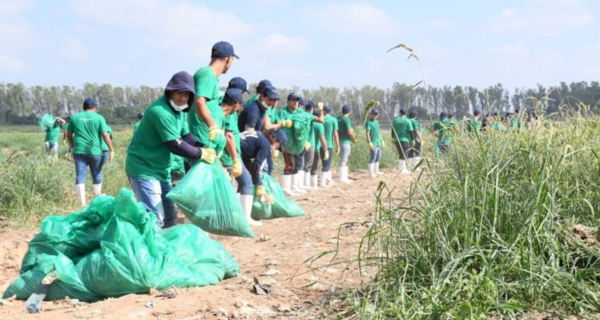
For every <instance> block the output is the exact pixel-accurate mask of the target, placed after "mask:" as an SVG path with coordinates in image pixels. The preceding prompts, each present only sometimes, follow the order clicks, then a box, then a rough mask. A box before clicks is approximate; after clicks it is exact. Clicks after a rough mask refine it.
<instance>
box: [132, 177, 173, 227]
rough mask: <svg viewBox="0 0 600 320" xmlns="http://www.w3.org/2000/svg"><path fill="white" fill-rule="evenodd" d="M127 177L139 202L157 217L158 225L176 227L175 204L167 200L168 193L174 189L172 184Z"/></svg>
mask: <svg viewBox="0 0 600 320" xmlns="http://www.w3.org/2000/svg"><path fill="white" fill-rule="evenodd" d="M127 177H128V178H129V183H131V187H132V188H133V192H135V197H136V198H137V199H138V201H139V202H141V203H143V204H144V205H145V206H146V208H147V209H148V210H149V211H152V212H153V213H154V214H155V215H156V224H157V225H158V226H159V227H163V228H168V227H170V226H172V225H174V224H175V218H177V212H176V211H175V203H174V202H173V201H171V200H170V199H169V198H167V193H169V191H171V189H172V188H173V187H172V186H171V184H169V183H164V182H160V181H158V180H154V179H139V178H135V177H132V176H127Z"/></svg>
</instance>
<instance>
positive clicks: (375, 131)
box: [366, 119, 381, 147]
mask: <svg viewBox="0 0 600 320" xmlns="http://www.w3.org/2000/svg"><path fill="white" fill-rule="evenodd" d="M366 130H367V132H369V136H370V137H371V143H372V144H373V145H374V146H376V147H381V132H380V130H379V120H371V119H369V121H367V125H366Z"/></svg>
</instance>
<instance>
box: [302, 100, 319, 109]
mask: <svg viewBox="0 0 600 320" xmlns="http://www.w3.org/2000/svg"><path fill="white" fill-rule="evenodd" d="M316 107H317V104H316V103H315V102H314V101H312V100H308V101H306V104H304V109H306V110H309V109H312V108H316Z"/></svg>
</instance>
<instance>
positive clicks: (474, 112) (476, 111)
mask: <svg viewBox="0 0 600 320" xmlns="http://www.w3.org/2000/svg"><path fill="white" fill-rule="evenodd" d="M480 114H481V111H479V109H475V110H473V115H476V116H477V115H480Z"/></svg>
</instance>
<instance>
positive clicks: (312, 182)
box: [310, 174, 319, 190]
mask: <svg viewBox="0 0 600 320" xmlns="http://www.w3.org/2000/svg"><path fill="white" fill-rule="evenodd" d="M310 186H311V187H312V188H313V190H317V189H319V176H317V175H316V174H315V175H314V176H310Z"/></svg>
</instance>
